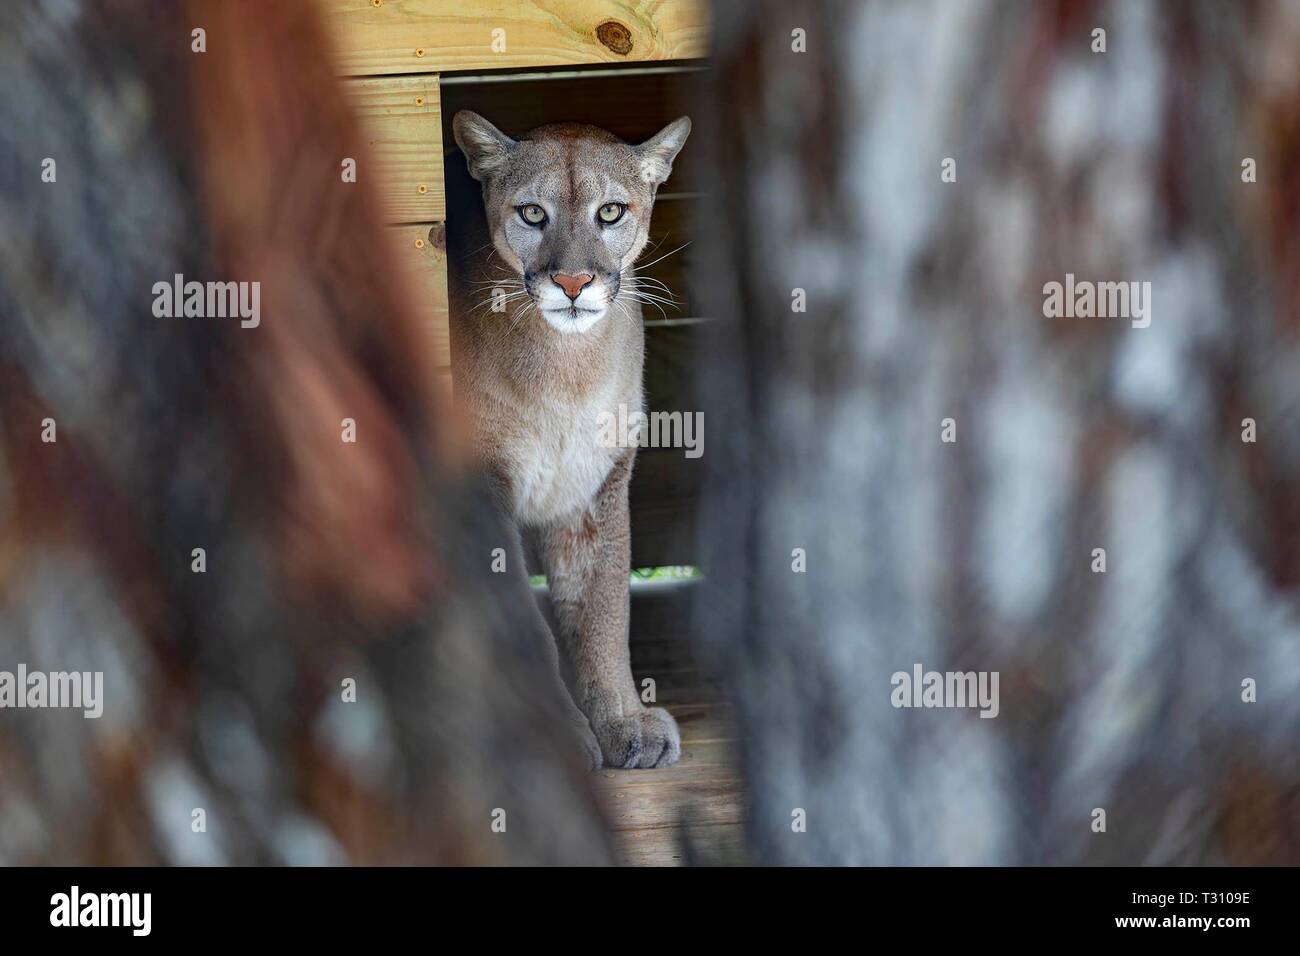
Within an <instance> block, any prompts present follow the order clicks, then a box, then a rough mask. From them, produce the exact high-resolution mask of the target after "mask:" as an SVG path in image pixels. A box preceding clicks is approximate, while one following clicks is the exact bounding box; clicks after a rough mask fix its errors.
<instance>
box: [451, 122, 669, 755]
mask: <svg viewBox="0 0 1300 956" xmlns="http://www.w3.org/2000/svg"><path fill="white" fill-rule="evenodd" d="M453 125H454V129H455V133H456V141H457V143H458V144H460V147H461V149H462V150H463V151H464V153H465V155H466V158H467V161H468V162H469V167H470V171H471V174H473V175H474V176H475V177H476V178H478V179H479V180H480V182H481V183H482V184H483V195H484V208H485V212H486V214H487V222H488V229H489V232H490V235H491V240H492V242H491V247H492V253H488V255H486V256H485V257H484V259H485V260H489V259H491V258H492V256H493V254H495V260H493V261H490V262H489V261H483V262H479V263H473V264H471V268H470V270H469V272H470V274H471V275H474V276H486V277H487V278H486V279H484V281H483V291H482V292H481V293H480V294H479V295H478V298H479V299H488V297H489V296H490V294H491V289H490V288H489V287H490V286H491V284H492V282H493V281H494V279H495V281H498V282H500V283H502V287H503V288H507V289H510V290H511V291H512V292H514V293H515V298H514V300H513V301H511V302H510V305H509V308H507V309H505V310H504V311H494V310H493V309H492V308H490V307H478V308H470V309H466V310H463V311H460V312H458V313H457V314H456V315H454V316H453V324H454V326H453V352H454V355H453V361H454V363H455V371H456V376H457V378H456V382H457V385H456V390H457V396H458V398H459V399H460V400H461V401H462V402H463V403H464V405H465V406H466V408H467V410H468V411H469V414H470V417H471V419H472V420H473V422H474V424H475V434H476V438H477V442H478V448H479V452H480V454H481V456H482V458H483V460H484V461H485V463H486V464H487V466H488V468H489V470H490V472H491V473H492V474H493V475H495V476H496V480H497V493H498V500H499V503H500V505H501V507H502V509H503V510H504V511H506V512H507V514H508V516H509V517H510V518H511V519H512V520H513V522H514V524H515V527H516V529H517V530H519V531H522V532H524V533H527V534H529V535H531V536H533V537H534V538H535V540H536V542H537V544H538V551H539V552H540V554H541V555H542V559H543V562H544V564H545V570H546V573H547V577H548V582H549V585H550V593H551V601H552V605H553V608H554V611H555V617H556V620H557V623H558V627H559V635H558V637H559V641H558V643H559V646H560V648H561V649H562V650H563V652H564V655H565V658H566V660H567V662H568V664H569V665H570V670H571V681H570V685H571V691H572V695H573V701H574V703H576V705H577V707H578V708H579V709H580V710H581V713H582V715H584V716H585V721H586V722H587V723H589V725H590V730H591V732H594V735H595V741H596V742H597V743H598V747H599V754H598V755H597V756H596V757H595V758H594V759H593V763H595V764H597V765H598V764H599V763H600V761H601V760H602V759H603V761H604V763H606V764H608V765H611V766H618V767H655V766H665V765H667V764H671V763H673V762H675V761H676V760H677V759H678V757H679V756H680V753H681V743H680V737H679V735H678V731H677V726H676V724H675V723H674V721H673V719H672V717H670V716H669V715H668V713H667V711H664V710H662V709H660V708H647V707H645V706H643V705H642V703H641V700H640V697H639V695H638V693H637V690H636V686H635V684H634V683H633V679H632V671H631V667H630V664H629V657H628V644H627V637H628V635H627V627H628V624H627V622H628V581H629V578H628V575H629V570H630V563H631V536H630V530H629V523H628V506H627V487H628V480H629V478H630V476H631V473H632V464H633V460H634V458H635V454H636V449H635V447H632V448H619V447H613V448H610V447H603V446H602V445H601V443H600V442H599V441H598V435H599V428H598V422H599V418H598V416H600V415H601V413H609V414H612V415H615V416H617V415H618V412H619V407H620V405H621V406H623V407H624V408H626V409H627V410H628V411H635V410H640V409H641V408H642V405H643V397H642V386H641V368H642V360H643V355H644V348H645V344H644V331H643V326H642V319H641V311H640V305H639V304H638V303H637V302H636V301H635V299H633V298H631V297H630V295H629V293H628V285H629V282H628V278H629V277H630V276H631V275H632V263H634V262H635V261H636V258H637V256H639V255H640V254H641V252H642V250H643V249H644V247H645V244H646V237H647V235H648V230H649V225H650V212H651V209H652V208H653V205H654V195H655V191H656V190H657V188H658V186H659V185H660V183H662V182H663V180H664V179H665V178H667V175H668V173H669V172H670V171H671V169H672V159H673V157H674V156H675V155H676V152H677V150H678V149H680V148H681V145H682V143H684V142H685V139H686V135H687V133H688V132H689V130H690V123H689V121H688V120H678V121H676V122H675V123H673V124H670V126H669V127H667V128H666V129H665V130H664V131H663V132H662V133H660V134H659V135H658V136H656V137H654V138H653V139H651V140H650V141H648V142H647V143H645V144H643V145H641V146H639V147H638V146H629V145H628V144H626V143H623V142H621V141H620V140H618V139H616V138H615V137H613V136H611V135H610V134H609V133H607V132H605V131H604V130H599V129H595V128H593V127H584V126H577V125H575V124H561V125H557V126H549V127H542V128H540V129H538V130H534V131H533V132H532V133H530V134H529V135H528V136H527V137H526V138H524V139H522V140H520V141H515V140H511V139H509V138H508V137H506V136H505V135H504V134H502V133H500V131H498V130H496V128H495V127H493V126H492V125H491V124H490V123H488V122H487V121H486V120H484V119H483V118H482V117H479V116H477V115H475V114H473V113H468V112H462V113H458V114H457V115H456V117H455V121H454V124H453ZM609 202H617V203H620V204H622V205H623V206H624V207H625V211H624V212H623V214H622V215H623V218H622V219H620V220H619V221H618V222H617V223H614V224H605V223H603V222H602V221H600V220H599V219H598V218H597V217H596V211H597V210H598V209H599V208H600V207H601V206H602V205H603V204H605V203H609ZM532 203H536V204H540V205H544V206H545V207H546V212H547V220H546V223H545V225H544V226H542V227H535V226H532V225H530V224H529V223H528V222H526V221H521V220H520V219H519V209H520V207H521V205H526V204H532ZM503 264H504V265H503ZM584 272H585V273H587V274H589V275H592V276H593V277H594V279H593V282H592V284H591V287H590V291H583V292H582V293H581V294H579V296H578V297H577V298H576V299H573V297H572V296H569V297H568V298H563V297H562V296H561V294H560V293H559V292H557V289H559V288H560V286H559V285H558V283H555V282H554V280H552V279H551V276H552V275H553V274H556V273H564V274H568V275H579V274H581V273H584ZM552 285H555V287H554V288H552ZM570 300H572V307H571V311H569V312H566V311H565V310H566V309H570ZM555 303H559V307H558V308H557V307H554V306H555ZM548 305H549V306H551V308H549V309H548V308H547V306H548ZM593 316H599V317H598V318H593ZM510 550H511V551H512V552H513V553H516V554H519V553H520V552H518V550H517V542H512V547H511V549H510ZM516 564H517V565H518V572H517V573H519V574H522V573H523V568H522V561H519V562H516ZM575 722H576V719H575ZM588 747H589V752H590V750H591V747H590V742H588Z"/></svg>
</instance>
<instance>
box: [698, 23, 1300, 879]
mask: <svg viewBox="0 0 1300 956" xmlns="http://www.w3.org/2000/svg"><path fill="white" fill-rule="evenodd" d="M1298 12H1300V10H1298V8H1297V7H1296V5H1295V4H1287V3H1259V4H1216V3H1201V2H1194V3H1181V2H1168V3H1163V4H1141V3H1119V2H1116V3H1092V2H1054V3H1029V2H1024V3H1012V4H1009V3H997V4H995V3H978V2H971V3H967V2H955V0H953V2H947V0H934V2H928V3H924V2H918V3H884V2H881V3H858V2H843V3H826V4H822V3H812V2H801V0H795V2H788V0H781V2H776V0H767V2H753V3H751V2H739V0H735V2H717V3H715V5H714V18H715V19H714V23H715V27H714V37H715V45H716V55H717V60H716V62H715V63H714V65H713V69H712V72H711V81H710V82H711V89H710V96H709V102H708V104H707V108H708V109H710V110H711V111H712V113H713V119H714V122H713V123H702V124H701V129H704V130H707V129H709V128H710V127H711V126H714V125H716V128H717V129H718V130H719V131H720V132H719V135H718V138H717V141H716V142H714V143H713V144H712V149H713V150H714V156H713V160H714V161H713V163H712V164H711V165H712V168H713V169H714V170H715V171H716V172H715V177H714V180H713V182H712V184H711V189H710V201H711V204H712V208H711V209H710V210H709V211H708V213H707V214H706V215H705V216H704V217H703V219H704V222H705V223H706V225H707V226H709V227H711V235H710V236H709V238H708V241H707V243H706V249H705V254H704V256H703V262H702V266H703V270H704V271H703V273H702V275H701V278H702V280H703V281H701V282H700V287H701V288H704V289H710V290H712V294H713V300H712V303H711V314H712V315H714V316H716V318H717V319H718V320H719V321H718V323H717V325H716V328H715V330H714V343H713V347H712V349H711V351H710V352H709V353H708V356H707V358H705V359H704V360H702V361H701V363H700V365H701V367H702V369H703V374H702V376H701V387H702V389H703V392H704V398H703V401H704V403H705V407H707V408H709V409H713V410H715V411H714V412H713V417H712V418H711V420H710V421H709V423H708V426H709V428H710V431H711V436H710V439H709V448H710V450H711V455H710V456H709V466H710V482H709V486H708V487H709V489H710V491H709V496H708V498H707V500H706V502H705V505H704V507H703V509H702V514H703V515H704V521H705V529H704V551H705V560H704V564H705V569H706V574H707V575H708V577H709V583H708V586H709V588H710V592H711V593H710V596H709V598H708V599H707V600H705V601H703V602H701V603H702V605H703V608H704V610H703V611H702V613H701V615H700V620H699V625H700V627H699V630H700V632H701V633H702V635H703V638H702V639H703V640H704V642H705V644H706V646H707V647H708V648H709V649H710V650H712V651H713V652H714V653H715V654H716V655H718V657H719V658H720V660H721V661H722V662H723V664H724V665H725V669H726V672H727V673H728V675H729V680H730V682H731V688H730V690H731V693H732V696H733V697H734V699H735V700H736V702H737V707H738V711H739V718H740V726H741V730H742V734H743V736H744V737H745V744H744V754H743V756H744V762H745V765H746V767H747V771H748V775H749V783H750V786H751V788H752V794H753V817H752V822H751V827H752V835H753V839H754V846H755V854H756V857H757V859H759V860H760V861H762V862H780V863H804V862H813V863H841V862H842V863H875V864H890V863H908V864H927V863H970V864H989V863H1077V862H1086V863H1133V864H1136V863H1248V862H1254V863H1259V862H1270V863H1281V862H1288V863H1292V864H1294V863H1297V862H1300V832H1298V826H1300V825H1298V824H1297V821H1298V820H1300V796H1298V793H1300V791H1298V789H1297V787H1298V785H1300V763H1298V759H1300V747H1298V746H1297V744H1298V742H1300V617H1298V615H1297V597H1300V593H1298V591H1297V587H1298V586H1300V498H1297V490H1298V487H1297V479H1298V478H1300V375H1297V374H1296V370H1297V368H1300V255H1298V251H1300V229H1297V217H1298V214H1300V175H1298V171H1300V106H1298V105H1297V104H1300V60H1297V58H1296V57H1295V55H1294V53H1295V50H1296V49H1297V48H1300V20H1298V17H1297V14H1298ZM1097 27H1100V28H1103V29H1105V31H1106V44H1107V49H1106V51H1105V52H1104V53H1101V52H1093V50H1092V46H1093V42H1094V38H1093V32H1092V31H1093V30H1094V28H1097ZM795 31H801V32H795ZM801 36H802V37H803V38H804V40H803V42H805V43H806V52H799V44H800V42H801V40H800V37H801ZM1246 157H1251V158H1253V159H1254V160H1255V161H1256V164H1257V168H1258V182H1255V183H1247V182H1243V178H1242V161H1243V159H1245V158H1246ZM946 158H952V159H954V160H955V161H956V162H955V172H956V180H955V182H945V181H943V180H942V178H941V173H942V172H943V165H942V164H943V161H944V160H945V159H946ZM1066 273H1073V274H1074V275H1075V276H1076V277H1077V278H1078V279H1079V280H1093V281H1147V282H1150V283H1151V287H1152V312H1151V323H1150V325H1149V327H1146V328H1138V327H1134V325H1133V324H1132V323H1130V322H1129V321H1126V320H1124V319H1119V318H1105V319H1104V318H1046V317H1045V314H1044V295H1043V287H1044V284H1045V283H1047V282H1051V281H1058V282H1064V281H1065V276H1066ZM796 290H803V293H804V294H806V301H807V310H806V312H800V311H795V310H793V309H792V302H794V301H795V300H796V298H797V297H798V296H799V292H797V291H796ZM1245 418H1251V419H1253V420H1254V422H1255V423H1256V427H1257V435H1258V440H1257V441H1256V442H1254V443H1247V442H1244V441H1243V437H1242V436H1243V423H1242V420H1243V419H1245ZM945 419H952V420H953V423H954V426H955V434H956V440H955V442H952V443H945V442H943V441H942V440H941V429H942V424H941V423H942V422H943V421H944V420H945ZM1096 548H1104V549H1105V554H1106V570H1105V572H1104V573H1099V572H1094V570H1093V567H1094V563H1095V557H1094V549H1096ZM794 549H804V551H805V552H806V561H807V570H806V573H797V572H795V571H793V570H792V563H793V562H794V560H795V558H794V557H793V556H792V552H793V551H794ZM916 663H920V664H922V665H924V667H925V668H926V669H933V670H939V671H969V670H975V671H996V672H999V674H1000V713H999V715H998V716H997V717H996V719H979V718H978V716H977V713H976V711H974V710H941V709H932V710H923V709H896V708H894V707H893V706H892V705H891V702H890V694H891V690H892V687H891V675H892V674H893V673H894V672H896V671H905V672H911V670H912V667H913V665H914V664H916ZM1246 679H1253V680H1254V681H1256V682H1257V684H1258V701H1257V702H1255V703H1247V702H1244V701H1243V686H1242V682H1243V681H1244V680H1246ZM796 808H799V809H803V810H804V811H805V812H806V816H807V832H806V833H800V832H795V828H794V827H792V819H793V817H792V815H793V814H794V813H795V811H796ZM1097 808H1100V809H1103V810H1105V812H1106V832H1105V833H1096V832H1093V830H1092V824H1093V821H1094V810H1095V809H1097Z"/></svg>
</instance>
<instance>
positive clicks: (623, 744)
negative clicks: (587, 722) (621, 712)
mask: <svg viewBox="0 0 1300 956" xmlns="http://www.w3.org/2000/svg"><path fill="white" fill-rule="evenodd" d="M596 738H597V739H598V740H599V741H600V749H601V751H602V752H603V753H604V755H605V766H607V767H622V768H623V769H625V770H631V769H633V768H635V767H641V768H649V767H667V766H669V765H670V764H675V763H676V762H677V760H678V758H680V757H681V755H682V737H681V734H680V733H679V732H678V730H677V721H675V720H673V718H672V715H670V714H669V713H668V711H666V710H664V709H663V708H662V707H647V708H645V709H643V710H640V711H637V712H636V713H634V714H630V715H628V716H625V717H614V718H611V719H610V720H609V721H608V722H607V723H605V724H604V725H603V726H601V727H598V728H597V730H596Z"/></svg>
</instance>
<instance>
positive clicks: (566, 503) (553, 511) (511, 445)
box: [502, 389, 625, 525]
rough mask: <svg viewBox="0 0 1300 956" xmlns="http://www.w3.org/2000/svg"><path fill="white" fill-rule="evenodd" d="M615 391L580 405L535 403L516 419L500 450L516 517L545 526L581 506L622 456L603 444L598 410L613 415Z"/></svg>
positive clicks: (591, 496) (602, 482)
mask: <svg viewBox="0 0 1300 956" xmlns="http://www.w3.org/2000/svg"><path fill="white" fill-rule="evenodd" d="M618 400H619V396H618V394H617V390H616V389H608V390H603V391H602V393H601V394H599V395H596V396H592V397H591V398H588V399H586V400H584V401H581V402H538V403H536V404H534V405H531V406H529V407H527V408H525V409H523V410H521V413H520V415H519V420H518V423H517V424H518V427H517V428H515V429H512V430H511V432H512V434H511V437H510V440H509V441H508V442H507V443H506V445H505V447H504V448H503V449H502V451H503V452H504V453H505V456H506V458H507V460H508V461H509V466H510V472H511V487H512V490H513V493H514V510H515V517H516V519H517V520H518V521H519V522H520V523H521V524H524V525H539V524H546V523H548V522H550V521H554V520H557V519H560V518H564V517H567V516H569V515H571V514H574V513H575V512H577V511H578V510H579V509H583V508H586V507H587V506H588V505H589V504H590V503H591V501H592V499H593V498H594V497H595V495H596V492H597V491H599V490H600V486H601V485H602V484H604V482H605V478H606V477H607V476H608V475H609V472H610V469H611V468H612V467H613V464H614V462H615V460H616V459H617V458H618V457H619V456H620V455H621V454H623V453H624V452H625V449H622V448H618V447H607V445H606V443H603V442H602V440H601V438H602V436H601V434H600V429H599V427H598V424H599V421H600V415H601V413H602V412H611V413H614V414H617V411H618Z"/></svg>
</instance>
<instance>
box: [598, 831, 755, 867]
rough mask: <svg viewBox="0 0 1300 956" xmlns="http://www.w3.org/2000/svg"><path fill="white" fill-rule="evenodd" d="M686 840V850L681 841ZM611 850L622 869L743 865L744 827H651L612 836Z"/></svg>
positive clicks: (620, 832)
mask: <svg viewBox="0 0 1300 956" xmlns="http://www.w3.org/2000/svg"><path fill="white" fill-rule="evenodd" d="M684 840H686V841H689V844H690V847H691V849H690V851H689V853H688V851H687V850H686V848H685V846H684V844H683V841H684ZM614 849H615V852H616V853H617V854H618V859H619V862H620V863H622V864H623V865H624V866H685V865H686V864H687V863H688V862H696V863H700V864H704V865H713V866H719V865H730V866H737V865H743V864H744V862H745V827H744V824H742V823H720V824H714V825H712V826H709V825H702V826H696V827H689V828H682V827H652V828H646V829H640V830H620V831H616V832H615V833H614Z"/></svg>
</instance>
